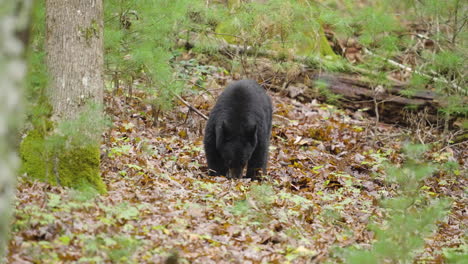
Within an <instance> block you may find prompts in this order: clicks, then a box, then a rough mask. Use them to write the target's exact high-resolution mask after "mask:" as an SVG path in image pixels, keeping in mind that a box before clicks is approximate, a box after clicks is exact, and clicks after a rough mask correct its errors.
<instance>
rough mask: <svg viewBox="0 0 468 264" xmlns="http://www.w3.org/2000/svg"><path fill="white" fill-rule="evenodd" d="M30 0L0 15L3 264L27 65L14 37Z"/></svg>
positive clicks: (0, 256)
mask: <svg viewBox="0 0 468 264" xmlns="http://www.w3.org/2000/svg"><path fill="white" fill-rule="evenodd" d="M31 3H32V1H31V0H22V1H19V2H16V4H15V2H13V1H11V2H6V3H2V4H5V6H2V12H1V13H0V15H1V16H0V80H1V82H0V91H2V96H0V262H2V259H3V256H4V253H5V247H6V245H7V242H8V233H9V231H10V226H11V224H10V217H11V211H12V210H11V205H12V200H13V198H14V194H15V178H16V174H17V169H18V165H19V160H18V157H17V154H16V149H17V146H16V145H15V144H14V142H16V141H15V140H14V138H12V137H16V136H17V135H18V128H19V125H20V118H18V117H20V116H21V110H22V106H21V100H20V98H21V95H22V85H23V77H24V74H25V70H26V67H25V63H24V61H23V50H24V49H23V48H24V46H23V45H22V43H21V41H20V40H18V39H17V38H16V37H15V35H16V34H17V32H20V31H22V30H23V29H24V28H25V25H26V24H27V20H28V19H29V18H28V14H29V9H30V7H31Z"/></svg>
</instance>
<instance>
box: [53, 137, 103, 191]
mask: <svg viewBox="0 0 468 264" xmlns="http://www.w3.org/2000/svg"><path fill="white" fill-rule="evenodd" d="M99 165H100V152H99V146H94V145H88V146H84V147H74V148H72V149H70V150H68V151H65V152H63V153H62V154H61V155H59V165H58V174H59V175H60V184H61V185H64V186H70V187H75V188H77V189H86V188H89V187H91V186H92V187H94V188H95V189H96V190H97V191H99V192H100V193H105V192H106V185H105V184H104V182H103V181H102V179H101V175H100V171H99V167H100V166H99Z"/></svg>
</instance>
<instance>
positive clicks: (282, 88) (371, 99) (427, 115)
mask: <svg viewBox="0 0 468 264" xmlns="http://www.w3.org/2000/svg"><path fill="white" fill-rule="evenodd" d="M195 45H196V44H195ZM192 46H193V45H192ZM218 50H219V51H220V52H221V53H222V54H224V55H226V56H228V57H230V58H233V57H235V56H236V54H237V55H239V54H245V55H253V56H258V58H257V60H256V61H257V62H256V63H255V65H243V66H244V67H249V68H248V69H244V72H246V73H250V75H251V76H244V78H254V79H257V80H259V81H260V82H261V83H262V85H264V86H266V87H267V88H269V89H271V90H273V91H277V92H282V93H284V94H286V95H288V96H290V97H292V98H295V99H297V100H299V101H303V102H308V101H312V100H313V99H319V100H321V101H324V100H326V98H325V96H324V94H323V93H321V92H320V90H319V89H318V88H317V81H320V82H323V83H326V85H327V88H328V89H329V91H331V92H333V93H334V94H337V95H340V99H339V100H338V102H339V105H340V106H341V107H345V108H349V109H352V110H363V109H365V111H366V112H367V113H369V114H371V115H373V116H377V117H378V120H379V121H382V122H386V123H392V124H401V125H410V124H412V123H414V121H415V119H417V120H416V121H417V122H425V123H426V124H427V125H436V126H439V124H443V123H444V122H445V121H443V118H444V116H443V115H441V114H440V111H439V110H440V109H441V108H442V107H443V106H444V105H443V102H441V101H440V100H438V97H437V94H436V93H434V92H432V91H430V90H426V91H418V92H416V93H415V94H413V95H412V96H411V97H408V96H405V95H404V94H403V93H402V91H404V90H405V89H406V86H405V84H404V83H401V82H399V81H396V80H393V79H392V78H390V77H389V83H390V85H388V86H387V87H385V88H384V87H382V86H377V87H375V85H374V84H373V83H372V82H370V81H365V78H363V76H360V75H356V74H354V75H353V74H349V73H323V72H320V73H319V72H317V70H316V69H313V68H311V67H309V66H307V65H306V64H307V63H306V61H307V60H308V59H307V58H303V57H294V58H293V60H294V61H296V62H298V63H300V64H301V67H300V70H299V72H298V73H296V74H295V75H294V78H291V76H288V73H286V72H278V71H277V70H274V69H273V67H272V65H273V64H274V62H272V60H273V59H276V58H277V57H278V56H279V55H278V54H276V53H275V52H273V51H265V50H255V49H253V48H252V47H250V46H238V45H233V44H227V43H226V42H223V41H218ZM261 57H263V58H261ZM266 58H267V59H266ZM351 70H353V69H351ZM356 71H358V72H359V71H360V70H359V69H356ZM253 73H255V74H253ZM371 74H372V73H371ZM463 98H464V101H465V102H466V103H468V97H466V96H463ZM455 118H456V117H451V119H450V120H449V124H450V125H451V124H452V123H453V121H454V120H455Z"/></svg>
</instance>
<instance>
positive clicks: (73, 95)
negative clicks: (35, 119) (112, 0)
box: [23, 0, 106, 193]
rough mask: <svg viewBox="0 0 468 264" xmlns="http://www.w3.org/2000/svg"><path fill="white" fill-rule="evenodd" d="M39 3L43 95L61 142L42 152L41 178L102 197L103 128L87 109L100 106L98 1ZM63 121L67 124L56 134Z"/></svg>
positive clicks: (100, 13) (101, 55)
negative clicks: (42, 31)
mask: <svg viewBox="0 0 468 264" xmlns="http://www.w3.org/2000/svg"><path fill="white" fill-rule="evenodd" d="M45 4H46V40H45V44H46V46H45V49H46V65H47V69H48V73H49V76H50V79H49V85H48V87H47V95H48V99H49V100H48V101H49V103H50V105H51V106H52V109H53V110H52V121H54V126H56V128H58V129H56V131H58V132H59V133H58V134H57V136H59V137H62V139H64V142H62V143H61V145H57V144H56V145H54V146H53V150H52V151H50V152H45V155H44V156H46V157H47V159H46V160H45V164H44V166H45V171H46V173H45V178H46V179H47V180H48V181H49V182H51V183H53V184H59V185H63V186H70V187H74V188H78V189H83V188H87V187H94V188H95V189H96V190H98V191H99V192H100V193H105V192H106V187H105V184H104V183H103V181H102V179H101V176H100V170H99V169H100V167H99V165H100V152H99V147H100V145H99V142H100V133H101V131H100V130H99V129H97V128H99V127H103V125H102V124H101V123H102V118H100V117H101V116H102V111H100V110H99V109H100V108H96V107H93V105H102V103H103V92H104V81H103V67H104V47H103V25H104V22H103V3H102V0H46V1H45ZM64 122H67V125H66V126H62V128H63V130H61V127H60V125H61V124H63V123H64ZM30 140H31V141H32V140H34V138H33V137H32V136H31V137H30ZM23 142H24V141H23ZM24 145H25V146H26V145H27V144H24ZM46 145H47V143H45V146H46ZM39 151H40V150H39ZM29 155H30V154H29ZM28 158H29V160H32V159H33V158H34V157H31V155H30V156H29V157H28ZM28 158H26V160H28ZM38 171H44V169H39V170H38V169H37V168H31V169H30V170H29V171H28V174H31V175H33V174H35V173H37V172H38ZM39 178H41V176H40V177H39ZM42 178H44V177H42Z"/></svg>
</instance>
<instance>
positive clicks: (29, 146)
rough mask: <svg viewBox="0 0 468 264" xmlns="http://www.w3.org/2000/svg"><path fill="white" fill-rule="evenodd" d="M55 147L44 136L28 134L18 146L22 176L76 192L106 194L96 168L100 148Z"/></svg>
mask: <svg viewBox="0 0 468 264" xmlns="http://www.w3.org/2000/svg"><path fill="white" fill-rule="evenodd" d="M64 145H65V144H60V145H57V144H56V145H54V148H53V150H51V147H50V143H49V144H48V142H47V141H46V139H45V138H44V136H43V134H42V133H41V132H40V131H39V130H37V129H35V130H31V131H30V132H29V133H28V135H27V136H26V137H25V138H24V139H23V142H22V143H21V146H20V155H21V158H22V161H23V163H22V169H21V170H22V172H23V173H27V175H28V177H30V178H33V179H38V180H41V181H45V182H48V183H50V184H52V185H61V186H68V187H72V188H75V189H81V190H83V189H89V188H93V189H96V190H97V191H98V192H99V193H106V186H105V184H104V182H103V181H102V179H101V176H100V171H99V167H100V166H99V164H100V153H99V146H94V145H87V146H73V145H72V146H69V147H67V148H65V147H63V146H64Z"/></svg>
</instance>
